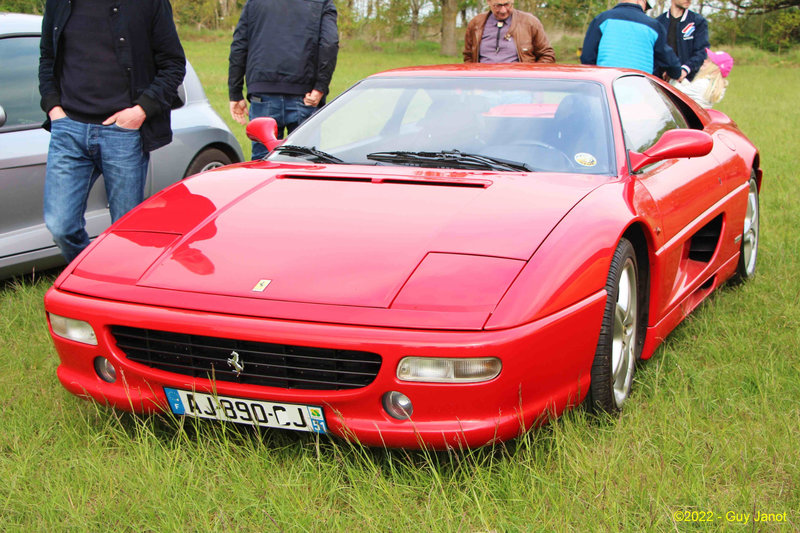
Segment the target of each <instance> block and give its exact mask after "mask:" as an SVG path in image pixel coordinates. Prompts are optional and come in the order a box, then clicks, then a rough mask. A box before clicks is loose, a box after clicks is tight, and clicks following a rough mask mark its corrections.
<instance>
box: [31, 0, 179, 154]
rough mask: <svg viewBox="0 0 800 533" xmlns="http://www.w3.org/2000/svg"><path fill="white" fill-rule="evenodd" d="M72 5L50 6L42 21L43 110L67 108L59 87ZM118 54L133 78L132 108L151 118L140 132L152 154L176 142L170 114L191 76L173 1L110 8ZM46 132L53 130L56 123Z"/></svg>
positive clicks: (129, 0)
mask: <svg viewBox="0 0 800 533" xmlns="http://www.w3.org/2000/svg"><path fill="white" fill-rule="evenodd" d="M71 8H72V6H71V3H70V2H69V1H66V0H47V4H46V6H45V10H44V20H43V21H42V40H41V44H40V50H41V55H40V57H39V92H40V93H41V95H42V102H41V105H42V109H43V110H44V111H45V113H47V112H49V111H50V110H51V109H52V108H54V107H55V106H57V105H61V91H60V84H59V72H60V65H61V62H62V61H63V57H62V56H61V52H62V49H61V46H60V44H61V43H60V41H61V35H62V32H63V30H64V26H65V25H66V22H67V20H68V19H69V17H70V14H71ZM109 11H110V12H109V18H110V21H111V32H112V35H113V39H114V43H116V46H115V47H114V48H115V49H114V51H115V53H116V56H117V61H118V62H119V65H120V67H121V68H122V69H124V71H125V72H126V73H127V76H128V85H129V87H130V93H131V105H136V104H138V105H140V106H142V109H144V112H145V114H146V115H147V118H146V119H145V121H144V123H143V124H142V127H141V128H140V130H139V132H140V133H141V136H142V146H143V148H144V149H145V150H146V151H148V152H150V151H152V150H155V149H156V148H159V147H161V146H164V145H165V144H168V143H169V142H170V141H172V130H171V128H170V110H171V108H172V103H173V102H175V100H176V99H177V97H178V86H179V85H180V84H181V82H182V81H183V77H184V75H185V74H186V56H184V53H183V48H182V47H181V43H180V40H179V39H178V33H177V31H176V30H175V23H174V22H173V20H172V7H171V6H170V3H169V1H168V0H118V1H117V2H115V3H113V4H110V5H109ZM43 127H44V128H45V129H47V130H49V129H50V119H49V117H48V119H47V120H46V121H45V123H44V125H43Z"/></svg>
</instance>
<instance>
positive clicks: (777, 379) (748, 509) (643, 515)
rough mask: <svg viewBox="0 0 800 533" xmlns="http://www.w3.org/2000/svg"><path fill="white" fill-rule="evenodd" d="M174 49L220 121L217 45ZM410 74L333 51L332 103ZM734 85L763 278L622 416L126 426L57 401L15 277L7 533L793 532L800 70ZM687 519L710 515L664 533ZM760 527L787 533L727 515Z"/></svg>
mask: <svg viewBox="0 0 800 533" xmlns="http://www.w3.org/2000/svg"><path fill="white" fill-rule="evenodd" d="M185 44H186V49H187V51H188V52H189V57H190V59H191V60H192V62H193V64H194V65H195V68H197V69H198V71H200V74H201V78H203V81H204V83H205V86H206V90H207V91H208V94H209V97H210V98H211V100H212V101H213V102H214V103H215V104H216V105H222V106H223V107H222V111H225V112H226V113H227V109H226V108H225V107H224V106H226V105H227V103H226V100H227V99H226V95H225V71H226V63H225V58H226V56H227V50H226V45H225V44H223V45H221V46H220V45H219V44H217V45H216V47H214V46H211V45H212V44H213V43H210V42H202V41H199V40H193V41H190V42H187V43H185ZM427 60H429V61H427ZM405 61H407V62H408V63H407V64H410V63H417V62H441V58H439V57H438V56H436V54H435V53H430V51H425V50H422V51H414V50H412V51H410V52H409V51H403V50H392V51H391V53H385V52H384V53H382V52H378V51H370V50H368V47H365V48H363V49H358V50H357V53H356V52H355V51H353V52H352V53H351V52H350V51H349V50H348V48H347V47H345V49H344V50H343V51H342V57H341V59H340V63H339V69H337V73H336V76H335V79H334V86H335V89H334V92H336V91H340V90H341V89H342V88H343V87H344V86H345V85H347V84H348V83H349V82H350V81H352V80H354V79H357V78H359V77H361V76H363V75H365V74H368V73H369V72H371V71H375V70H381V69H383V68H388V67H391V66H399V65H402V64H403V62H405ZM344 80H348V81H344ZM730 80H731V83H730V87H729V89H728V93H727V95H726V97H725V100H723V102H722V103H721V105H720V106H719V108H720V109H721V110H723V111H725V112H726V113H729V114H730V116H732V117H733V118H734V119H735V120H736V121H737V122H738V124H739V125H740V127H741V128H742V129H743V130H744V131H745V133H747V134H748V135H749V136H750V137H751V138H752V139H753V140H754V141H755V142H756V144H757V145H758V146H759V147H760V148H761V157H762V162H763V164H762V166H763V169H764V184H763V188H762V197H761V201H762V204H761V205H762V234H761V237H762V239H761V249H760V257H759V266H758V275H757V277H756V278H755V279H754V280H753V281H752V282H750V283H747V284H745V285H743V286H740V287H736V288H723V289H722V290H720V291H718V292H717V293H716V294H715V295H714V296H713V297H712V298H711V299H710V300H709V301H708V302H707V303H706V304H704V305H703V306H701V308H699V309H698V310H697V311H696V312H695V313H694V314H693V315H691V316H690V317H689V318H688V319H687V320H686V321H685V322H684V323H683V324H682V325H681V326H680V327H678V329H677V330H676V331H674V332H673V333H672V334H671V335H670V336H669V337H668V339H667V340H666V342H665V343H664V344H663V345H662V347H661V348H660V349H659V350H658V351H657V352H656V354H655V356H654V357H653V359H651V360H650V361H648V362H646V363H645V364H643V365H642V366H641V367H640V370H639V372H638V374H637V380H636V383H635V388H634V391H633V395H632V397H631V398H630V400H629V403H628V404H627V405H626V408H625V411H624V413H623V414H622V416H621V417H620V418H618V419H599V420H597V419H593V418H591V417H588V416H586V415H585V413H583V412H582V411H574V412H571V413H568V414H567V415H565V416H564V417H562V418H561V419H559V420H558V421H556V422H554V423H551V424H549V425H547V426H545V427H542V428H539V429H536V430H534V431H532V432H530V433H528V434H526V435H525V436H523V437H522V438H520V439H517V440H516V441H512V442H510V443H507V444H505V445H500V446H497V447H495V448H488V449H480V450H474V451H463V452H452V453H436V454H426V453H422V452H404V451H386V450H381V449H363V448H360V447H358V446H353V445H350V444H347V443H344V442H342V441H331V440H329V439H324V438H323V439H321V440H320V441H317V440H315V439H314V437H311V436H307V435H301V434H292V433H280V432H263V433H258V432H255V431H246V430H241V429H239V428H236V427H232V426H226V425H222V424H214V423H204V424H188V423H187V424H186V425H185V426H184V425H182V424H181V423H180V422H179V421H176V420H170V419H161V418H158V417H136V416H131V415H127V414H121V413H118V412H115V411H113V410H110V409H107V408H105V407H101V406H97V405H95V404H92V403H89V402H86V401H83V400H80V399H78V398H76V397H74V396H72V395H70V394H69V393H67V392H66V391H65V390H64V389H63V388H62V387H61V386H60V384H59V383H58V380H57V378H56V374H55V372H56V367H57V364H58V357H57V355H56V353H55V351H54V349H53V347H52V344H51V342H50V340H49V338H48V335H47V330H46V326H45V322H44V316H43V309H42V296H43V294H44V292H45V291H46V289H47V287H48V285H49V284H50V283H51V282H52V277H50V276H46V277H43V278H42V277H36V278H35V279H31V278H25V279H22V280H17V281H13V282H10V283H6V284H4V285H2V286H0V428H2V430H1V431H0V480H2V482H0V529H3V530H9V531H51V530H76V531H105V530H133V531H147V530H150V531H179V530H180V531H326V530H346V529H353V528H360V529H362V530H364V531H372V530H376V531H470V532H474V531H581V532H582V531H606V530H620V531H638V530H648V531H674V530H677V531H684V530H697V531H709V530H710V531H725V530H734V531H738V530H741V531H797V530H799V529H800V514H798V509H800V454H799V453H798V442H800V407H799V405H800V402H798V398H800V281H798V272H800V238H799V237H798V228H800V215H798V206H797V204H798V201H800V182H798V180H797V177H796V167H797V165H796V162H795V160H796V152H797V146H800V139H798V133H797V131H798V129H799V128H800V118H798V114H797V113H796V111H795V103H794V100H795V98H796V95H797V94H798V89H800V69H776V68H770V67H766V66H764V67H761V66H755V65H753V66H749V65H741V66H740V65H737V67H735V68H734V70H733V73H732V74H731V78H730ZM221 114H223V113H222V112H221ZM223 116H225V114H223ZM240 129H241V128H240ZM681 510H689V511H692V510H694V511H701V512H707V511H710V512H713V513H715V515H716V516H717V517H719V518H715V519H714V521H713V522H711V523H699V522H681V523H676V522H674V521H673V518H672V516H673V513H674V512H676V511H681ZM754 511H763V512H772V513H783V512H786V513H787V515H786V516H787V519H788V520H789V521H790V523H788V524H777V523H753V521H752V520H753V518H752V516H751V518H750V522H749V523H748V525H747V526H746V527H744V526H741V527H734V524H730V523H728V522H727V521H726V519H725V514H726V513H728V512H734V513H738V514H740V515H741V514H745V513H748V514H751V515H752V513H753V512H754Z"/></svg>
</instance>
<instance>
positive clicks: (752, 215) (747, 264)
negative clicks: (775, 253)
mask: <svg viewBox="0 0 800 533" xmlns="http://www.w3.org/2000/svg"><path fill="white" fill-rule="evenodd" d="M754 174H755V172H753V173H752V175H751V177H750V191H749V192H748V193H747V212H746V213H745V215H744V228H743V229H742V240H741V243H740V244H739V264H738V265H737V267H736V273H735V274H734V275H733V282H734V283H743V282H745V281H747V280H749V279H751V278H752V277H753V276H755V274H756V259H758V230H759V220H758V218H759V217H758V215H759V207H758V184H757V183H756V178H755V176H754Z"/></svg>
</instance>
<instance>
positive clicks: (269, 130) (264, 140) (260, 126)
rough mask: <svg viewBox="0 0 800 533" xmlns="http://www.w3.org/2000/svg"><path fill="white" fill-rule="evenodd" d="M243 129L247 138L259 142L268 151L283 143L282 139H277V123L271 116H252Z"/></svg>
mask: <svg viewBox="0 0 800 533" xmlns="http://www.w3.org/2000/svg"><path fill="white" fill-rule="evenodd" d="M245 131H246V132H247V138H248V139H250V140H251V141H255V142H260V143H261V144H263V145H264V146H266V147H267V151H269V152H271V151H273V150H274V149H275V148H277V147H278V146H280V145H281V144H283V139H278V123H277V122H275V119H274V118H272V117H258V118H254V119H253V120H251V121H250V122H249V123H248V124H247V129H246V130H245Z"/></svg>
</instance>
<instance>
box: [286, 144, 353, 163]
mask: <svg viewBox="0 0 800 533" xmlns="http://www.w3.org/2000/svg"><path fill="white" fill-rule="evenodd" d="M273 151H274V152H280V153H281V155H288V156H310V158H311V159H312V160H314V161H316V162H317V163H344V161H342V160H341V159H339V158H338V157H336V156H335V155H331V154H329V153H327V152H323V151H322V150H317V149H316V148H314V147H313V146H311V147H308V146H297V145H294V144H282V145H281V146H278V147H277V148H275V149H274V150H273Z"/></svg>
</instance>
